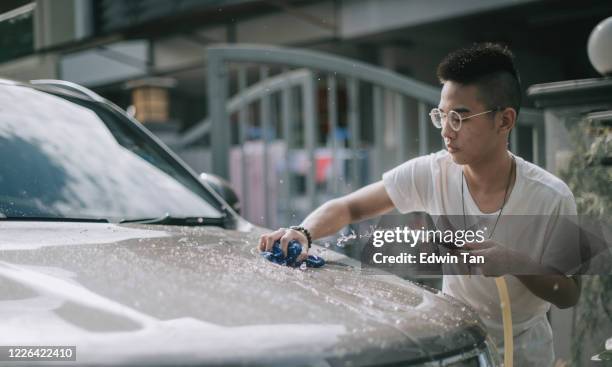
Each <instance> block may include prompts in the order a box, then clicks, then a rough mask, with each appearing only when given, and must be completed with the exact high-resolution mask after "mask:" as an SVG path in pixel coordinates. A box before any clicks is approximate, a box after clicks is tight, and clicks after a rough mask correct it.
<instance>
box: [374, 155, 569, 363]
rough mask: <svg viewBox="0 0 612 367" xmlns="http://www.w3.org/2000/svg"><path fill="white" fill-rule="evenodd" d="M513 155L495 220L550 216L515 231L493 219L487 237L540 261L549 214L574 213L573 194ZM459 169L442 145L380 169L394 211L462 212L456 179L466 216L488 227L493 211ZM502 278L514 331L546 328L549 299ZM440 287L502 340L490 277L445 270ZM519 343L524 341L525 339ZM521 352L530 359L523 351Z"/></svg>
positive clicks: (548, 245) (549, 248)
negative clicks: (511, 180)
mask: <svg viewBox="0 0 612 367" xmlns="http://www.w3.org/2000/svg"><path fill="white" fill-rule="evenodd" d="M514 157H515V161H516V181H515V184H514V188H513V189H512V192H511V193H510V196H509V197H508V199H507V202H506V204H505V206H504V209H503V215H502V217H501V219H500V221H503V220H504V219H505V217H506V216H507V215H541V216H544V218H550V219H551V221H550V222H549V223H547V225H538V226H530V227H529V228H527V229H526V230H523V231H518V232H517V231H516V229H511V228H510V226H504V225H503V223H499V224H498V226H497V227H496V229H495V231H494V234H493V238H492V239H493V240H495V241H497V242H500V243H502V244H504V245H505V246H509V247H512V248H513V249H516V250H519V251H521V252H523V253H525V254H529V256H530V257H531V258H532V259H534V260H536V261H538V262H541V261H542V259H543V257H544V254H545V253H546V254H550V253H554V252H555V250H557V249H555V248H554V243H552V242H550V241H548V240H547V238H549V237H548V236H549V234H550V233H551V231H552V230H553V228H552V227H554V226H555V225H556V222H555V220H554V218H556V217H557V216H558V215H576V204H575V201H574V196H573V194H572V192H571V191H570V189H569V188H568V187H567V185H566V184H565V183H564V182H563V181H561V180H560V179H558V178H557V177H555V176H554V175H552V174H551V173H549V172H547V171H546V170H544V169H542V168H540V167H538V166H536V165H534V164H532V163H529V162H527V161H525V160H524V159H522V158H520V157H518V156H514ZM461 169H462V167H461V166H460V165H458V164H456V163H455V162H453V160H452V158H451V156H450V154H449V153H448V152H447V151H445V150H442V151H439V152H437V153H432V154H429V155H425V156H421V157H417V158H414V159H411V160H409V161H407V162H405V163H403V164H401V165H399V166H397V167H395V168H393V169H391V170H390V171H388V172H385V173H384V174H383V182H384V185H385V189H386V190H387V193H388V194H389V197H390V198H391V200H392V201H393V204H394V205H395V207H396V208H397V209H398V211H399V212H400V213H408V212H426V213H428V214H430V215H432V216H436V215H462V214H463V209H462V204H461V185H463V192H464V201H465V214H466V216H479V218H482V222H484V223H488V224H489V225H488V228H492V227H493V224H494V223H495V219H496V218H497V214H499V211H498V212H495V213H489V214H484V213H482V212H481V211H480V210H479V208H478V206H477V205H476V203H475V202H474V200H473V199H472V196H471V195H470V192H469V189H468V187H467V184H466V182H465V180H462V175H461ZM500 174H501V173H500ZM505 174H507V173H505ZM470 218H475V217H470ZM479 222H480V221H479ZM482 222H480V223H479V227H480V228H483V227H482V226H481V225H482ZM484 226H486V224H485V225H484ZM487 236H488V234H487ZM561 252H563V251H561ZM504 278H505V279H506V282H507V284H508V291H509V294H510V301H511V309H512V320H513V326H514V335H515V336H519V335H526V334H532V335H534V330H528V329H529V328H531V327H533V326H534V325H543V326H542V327H544V328H546V327H547V328H548V334H550V332H549V331H550V330H549V329H550V325H548V323H547V322H545V323H543V322H542V320H543V319H545V314H546V312H547V311H548V309H549V308H550V303H549V302H547V301H544V300H543V299H541V298H539V297H537V296H535V295H534V294H533V293H531V291H529V290H528V289H527V288H526V287H525V286H524V285H523V284H522V283H521V282H520V281H519V280H518V279H517V278H516V277H514V276H505V277H504ZM442 291H443V292H444V293H447V294H449V295H451V296H453V297H455V298H457V299H459V300H461V301H463V302H464V303H466V304H468V305H470V306H471V307H473V308H474V309H475V310H476V311H477V312H478V313H479V315H480V316H481V318H482V320H483V322H484V323H485V325H486V326H487V328H488V329H489V333H490V334H491V335H492V336H493V338H494V339H497V340H498V341H499V340H503V339H502V338H501V336H502V335H503V323H502V315H501V308H500V301H499V296H498V292H497V287H496V285H495V280H494V278H493V277H484V276H474V275H472V276H467V275H445V276H444V281H443V289H442ZM535 334H537V335H538V337H539V338H542V337H543V335H542V332H541V330H540V331H539V332H535ZM550 339H552V335H550ZM540 342H545V340H540ZM519 343H521V344H524V343H525V340H522V341H519ZM519 343H517V341H516V340H515V354H517V353H516V351H517V348H518V347H520V344H519ZM549 344H550V345H549V346H548V347H546V348H548V349H549V352H550V356H547V358H546V362H545V361H543V360H540V362H545V363H542V364H541V365H545V364H550V363H552V360H550V358H552V340H550V343H549ZM546 348H545V349H546ZM542 352H543V350H542V349H541V348H540V349H539V350H535V351H534V352H533V353H529V352H528V351H525V353H527V354H531V355H532V356H531V357H533V358H540V357H544V354H546V353H542ZM525 353H523V354H525ZM537 354H540V355H537ZM523 357H526V358H527V359H526V360H530V356H528V355H524V356H523ZM531 361H534V359H531ZM534 363H535V362H534ZM527 364H529V365H531V364H532V363H527Z"/></svg>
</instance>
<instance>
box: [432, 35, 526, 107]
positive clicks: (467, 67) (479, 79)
mask: <svg viewBox="0 0 612 367" xmlns="http://www.w3.org/2000/svg"><path fill="white" fill-rule="evenodd" d="M437 75H438V79H439V80H440V83H444V82H446V81H453V82H456V83H460V84H464V85H470V84H471V85H475V86H477V87H478V90H479V97H480V100H481V101H482V102H483V103H484V104H485V105H486V106H487V107H488V108H497V107H512V108H514V109H515V110H516V113H517V115H518V112H519V109H520V106H521V82H520V77H519V74H518V71H517V70H516V67H515V66H514V55H513V54H512V52H511V51H510V50H509V49H508V48H507V47H505V46H502V45H500V44H496V43H488V42H487V43H477V44H474V45H472V46H470V47H466V48H462V49H459V50H457V51H454V52H451V53H450V54H448V55H447V56H446V57H445V58H444V59H443V60H442V62H440V64H439V65H438V72H437Z"/></svg>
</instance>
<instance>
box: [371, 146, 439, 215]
mask: <svg viewBox="0 0 612 367" xmlns="http://www.w3.org/2000/svg"><path fill="white" fill-rule="evenodd" d="M432 160H433V154H429V155H425V156H421V157H417V158H413V159H411V160H409V161H407V162H405V163H403V164H401V165H399V166H397V167H395V168H393V169H391V170H389V171H387V172H385V173H384V174H383V176H382V180H383V183H384V185H385V189H386V190H387V194H388V195H389V197H390V198H391V201H392V202H393V205H395V207H396V208H397V210H398V211H399V212H400V213H402V214H405V213H409V212H420V211H427V209H428V208H427V202H428V197H429V196H430V194H431V190H432V186H433V185H432V168H431V165H432Z"/></svg>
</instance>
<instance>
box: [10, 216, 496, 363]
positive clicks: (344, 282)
mask: <svg viewBox="0 0 612 367" xmlns="http://www.w3.org/2000/svg"><path fill="white" fill-rule="evenodd" d="M0 230H2V232H3V233H5V234H9V233H28V235H27V237H28V238H23V239H22V240H21V241H16V242H14V241H6V240H3V241H2V242H0V254H1V259H2V260H1V262H0V277H1V278H3V282H2V283H1V284H2V286H0V287H1V288H3V289H1V291H0V294H1V295H0V300H1V301H0V302H1V303H0V309H1V310H3V311H2V319H3V321H2V324H3V325H4V327H3V328H4V329H5V331H7V332H6V333H2V335H0V343H2V344H8V343H10V344H18V345H22V344H23V345H27V344H29V343H32V342H36V343H40V344H41V345H43V344H44V345H46V344H60V345H78V353H79V355H83V356H89V357H90V358H91V361H92V362H93V361H96V360H100V359H101V358H103V359H104V360H106V359H107V358H111V359H112V358H117V359H118V360H125V358H127V359H128V360H129V359H130V358H134V357H139V358H142V357H149V358H151V360H158V359H159V358H160V357H162V356H165V358H173V357H177V356H178V355H181V356H183V357H182V358H184V357H185V356H184V355H183V353H188V352H190V351H192V352H197V353H196V354H194V355H192V357H193V362H196V361H200V362H202V361H203V360H204V361H208V362H211V363H217V362H218V363H222V362H223V363H240V362H244V361H249V360H258V361H262V362H273V361H279V360H284V359H285V358H287V360H285V361H284V362H287V361H291V360H294V361H298V360H302V361H303V362H304V361H308V360H309V359H310V358H312V357H313V356H314V357H315V358H318V359H320V358H322V357H326V358H332V359H334V358H337V359H342V358H346V359H351V356H352V357H355V356H359V358H358V362H359V363H366V362H368V360H370V359H371V360H370V361H369V362H370V363H374V362H382V361H384V360H387V361H389V362H390V361H393V360H396V361H397V360H414V359H421V360H427V359H429V358H433V357H437V356H440V355H444V354H447V353H449V352H452V353H456V351H457V350H469V349H472V348H473V347H474V345H479V344H481V343H482V340H483V338H484V335H483V333H482V328H481V326H480V324H479V321H478V318H477V317H476V316H475V314H473V313H472V312H471V311H469V309H466V308H465V307H463V308H462V307H461V305H459V304H453V302H452V300H450V299H449V298H446V297H444V296H441V295H437V294H434V293H432V292H430V291H425V290H424V289H423V288H421V287H419V286H417V285H415V284H412V283H409V282H406V281H402V280H399V279H396V278H394V277H391V276H376V275H371V276H368V275H363V274H362V273H361V271H360V270H359V269H358V268H355V267H353V266H352V265H351V260H349V259H346V258H344V257H343V256H342V255H339V254H332V253H331V251H328V252H326V253H324V254H322V256H325V257H326V258H327V259H328V264H327V265H326V266H325V267H324V268H322V269H308V270H306V271H303V270H299V269H292V268H288V267H281V266H278V265H275V264H272V263H269V262H268V261H266V260H264V259H262V258H261V257H260V255H259V254H258V250H257V249H256V243H257V236H256V233H257V231H254V232H253V233H247V234H245V233H241V232H239V231H227V230H223V229H220V228H218V227H183V228H181V227H174V226H151V225H136V224H130V225H113V224H104V223H95V224H93V223H88V224H80V223H78V224H77V223H70V224H68V225H65V224H55V223H53V224H52V225H50V224H49V223H37V222H18V223H6V222H5V223H1V224H0ZM58 234H61V236H62V237H64V241H66V242H67V243H65V244H64V243H60V242H61V241H56V240H53V237H55V236H57V235H58ZM11 237H12V236H11ZM104 237H107V238H108V239H110V241H104V240H103V238H104ZM12 238H18V236H16V237H12ZM92 239H94V240H92ZM81 241H82V242H83V243H81ZM20 242H21V243H20ZM317 250H323V248H321V247H317V248H316V249H315V251H317ZM330 255H331V256H330ZM7 280H8V282H7ZM11 310H12V312H11ZM26 310H27V312H24V311H26ZM24 313H25V315H24ZM26 315H27V316H26ZM24 316H26V317H25V319H24ZM24 325H32V326H34V325H36V327H35V328H34V327H30V328H27V327H24ZM181 339H184V340H183V341H182V342H178V341H179V340H181ZM168 343H170V344H168ZM223 347H225V348H226V350H225V351H224V350H223ZM365 356H367V357H365ZM188 360H189V357H187V358H186V361H188ZM85 361H87V360H86V359H84V360H83V362H85Z"/></svg>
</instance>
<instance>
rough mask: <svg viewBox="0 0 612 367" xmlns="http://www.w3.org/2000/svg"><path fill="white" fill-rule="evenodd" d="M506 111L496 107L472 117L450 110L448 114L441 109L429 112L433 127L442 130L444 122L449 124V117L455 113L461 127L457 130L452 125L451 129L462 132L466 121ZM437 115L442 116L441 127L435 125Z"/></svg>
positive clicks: (433, 109)
mask: <svg viewBox="0 0 612 367" xmlns="http://www.w3.org/2000/svg"><path fill="white" fill-rule="evenodd" d="M504 109H505V107H496V108H493V109H491V110H488V111H484V112H479V113H475V114H473V115H470V116H466V117H463V116H461V114H460V113H459V112H457V111H455V110H450V111H448V113H446V112H444V111H442V110H441V109H439V108H432V109H431V111H429V118H430V119H431V123H432V124H433V125H434V126H435V127H436V128H438V129H441V128H442V124H443V123H444V121H447V122H448V115H450V114H452V113H454V114H456V115H457V116H458V117H459V126H458V127H457V128H455V127H454V126H453V125H452V124H451V125H450V127H451V129H453V130H455V131H459V130H461V126H463V121H465V120H469V119H471V118H472V117H476V116H480V115H484V114H487V113H491V112H499V111H503V110H504ZM435 113H439V114H440V117H441V121H440V126H438V125H436V123H435V121H434V117H433V115H434V114H435Z"/></svg>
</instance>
